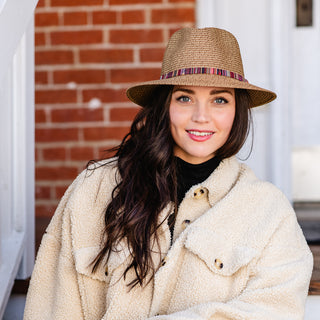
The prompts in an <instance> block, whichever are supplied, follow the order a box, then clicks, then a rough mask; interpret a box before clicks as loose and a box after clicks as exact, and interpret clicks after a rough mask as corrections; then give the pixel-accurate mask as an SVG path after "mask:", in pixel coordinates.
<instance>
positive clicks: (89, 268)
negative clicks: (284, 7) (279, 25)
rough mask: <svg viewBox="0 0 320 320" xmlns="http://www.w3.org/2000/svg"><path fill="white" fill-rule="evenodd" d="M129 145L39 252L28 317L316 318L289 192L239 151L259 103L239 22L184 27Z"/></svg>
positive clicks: (267, 94)
mask: <svg viewBox="0 0 320 320" xmlns="http://www.w3.org/2000/svg"><path fill="white" fill-rule="evenodd" d="M127 95H128V97H129V99H131V100H132V101H133V102H135V103H137V104H139V105H141V106H142V107H143V108H142V109H141V111H140V112H139V113H138V115H137V117H136V119H135V121H134V122H133V124H132V127H131V131H130V133H129V135H128V136H127V137H125V139H124V140H123V142H122V143H121V145H120V146H119V147H118V148H117V149H116V150H117V154H116V158H113V159H110V160H105V161H101V162H95V163H93V164H91V165H90V166H89V167H88V169H87V170H86V171H84V172H83V173H82V174H81V175H80V176H79V177H78V178H77V179H76V180H75V182H74V183H73V184H72V185H71V186H70V187H69V189H68V190H67V192H66V194H65V195H64V197H63V199H62V201H61V203H60V205H59V207H58V209H57V211H56V213H55V215H54V217H53V219H52V222H51V223H50V225H49V227H48V229H47V232H46V234H45V235H44V237H43V240H42V244H41V247H40V250H39V254H38V257H37V262H36V265H35V269H34V272H33V276H32V280H31V284H30V289H29V293H28V297H27V304H26V310H25V320H29V319H32V320H34V319H55V320H57V319H77V320H80V319H86V320H89V319H90V320H93V319H95V320H97V319H104V320H114V319H119V320H120V319H121V320H124V319H128V320H130V319H134V320H137V319H167V320H185V319H197V320H198V319H199V320H200V319H268V320H270V319H273V320H274V319H281V320H283V319H303V313H304V304H305V299H306V296H307V292H308V285H309V281H310V275H311V271H312V255H311V253H310V250H309V248H308V246H307V244H306V242H305V239H304V237H303V234H302V232H301V229H300V227H299V225H298V223H297V220H296V216H295V213H294V212H293V210H292V208H291V206H290V204H289V203H288V201H287V200H286V199H285V197H284V196H283V194H282V193H281V192H280V191H279V190H278V189H276V187H274V186H273V185H271V184H269V183H266V182H263V181H260V180H258V179H257V178H256V177H255V175H254V174H253V173H252V171H251V170H250V169H249V168H248V167H247V166H246V165H244V164H240V163H239V162H238V161H237V160H236V158H235V156H234V155H235V154H236V153H237V152H238V151H239V149H240V148H241V146H242V145H243V143H244V141H245V139H246V137H247V132H248V127H249V119H250V117H249V115H250V108H251V107H256V106H259V105H262V104H265V103H268V102H270V101H272V100H273V99H275V97H276V95H275V94H274V93H273V92H271V91H268V90H265V89H262V88H259V87H256V86H254V85H251V84H249V83H248V81H247V80H246V79H245V78H244V73H243V67H242V61H241V56H240V50H239V47H238V44H237V41H236V39H235V38H234V37H233V35H231V34H230V33H228V32H227V31H224V30H220V29H215V28H206V29H193V28H185V29H182V30H179V31H177V32H176V33H175V34H174V35H173V36H172V37H171V39H170V41H169V43H168V46H167V49H166V52H165V56H164V60H163V68H162V75H161V79H160V80H156V81H150V82H147V83H143V84H140V85H137V86H134V87H131V88H129V89H128V91H127Z"/></svg>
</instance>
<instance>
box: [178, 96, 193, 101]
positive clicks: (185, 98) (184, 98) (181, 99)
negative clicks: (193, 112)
mask: <svg viewBox="0 0 320 320" xmlns="http://www.w3.org/2000/svg"><path fill="white" fill-rule="evenodd" d="M177 101H180V102H190V101H191V100H190V98H189V97H187V96H181V97H179V98H177Z"/></svg>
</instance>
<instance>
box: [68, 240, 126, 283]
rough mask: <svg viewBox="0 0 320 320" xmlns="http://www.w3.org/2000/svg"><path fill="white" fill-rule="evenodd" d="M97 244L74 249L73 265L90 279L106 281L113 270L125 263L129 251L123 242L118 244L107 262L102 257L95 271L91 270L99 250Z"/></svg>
mask: <svg viewBox="0 0 320 320" xmlns="http://www.w3.org/2000/svg"><path fill="white" fill-rule="evenodd" d="M100 249H101V248H100V247H99V246H92V247H84V248H79V249H77V250H75V251H74V259H75V267H76V270H77V272H78V273H81V274H83V275H85V276H87V277H90V278H92V279H96V280H100V281H105V282H108V281H109V280H110V276H111V275H112V273H113V271H114V270H115V269H117V268H118V267H119V266H120V265H122V264H123V263H125V261H126V260H127V259H128V257H129V255H130V253H129V250H128V249H126V247H125V245H124V244H123V243H120V244H118V246H117V248H115V249H114V250H113V251H112V252H111V254H110V257H109V260H108V263H106V259H105V258H104V259H103V260H102V262H101V263H100V264H99V266H98V268H97V269H96V270H95V272H92V268H93V263H92V262H93V261H94V259H95V258H96V256H97V255H98V253H99V252H100Z"/></svg>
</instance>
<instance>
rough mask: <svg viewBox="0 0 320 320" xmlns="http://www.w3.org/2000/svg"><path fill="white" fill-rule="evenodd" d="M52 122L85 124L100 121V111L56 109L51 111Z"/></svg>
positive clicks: (101, 114) (101, 116) (101, 112)
mask: <svg viewBox="0 0 320 320" xmlns="http://www.w3.org/2000/svg"><path fill="white" fill-rule="evenodd" d="M51 120H52V122H87V121H102V120H103V110H102V109H88V108H79V109H58V110H52V111H51Z"/></svg>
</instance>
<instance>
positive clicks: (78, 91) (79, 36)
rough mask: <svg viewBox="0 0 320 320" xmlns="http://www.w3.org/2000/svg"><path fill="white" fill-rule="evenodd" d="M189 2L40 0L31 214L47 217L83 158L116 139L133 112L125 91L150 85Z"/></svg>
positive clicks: (186, 17) (191, 10) (189, 12)
mask: <svg viewBox="0 0 320 320" xmlns="http://www.w3.org/2000/svg"><path fill="white" fill-rule="evenodd" d="M194 23H195V0H40V1H39V3H38V6H37V9H36V14H35V25H36V28H35V43H36V52H35V62H36V74H35V76H36V93H35V99H36V215H37V217H38V218H41V217H43V218H50V217H51V216H52V214H53V212H54V210H55V208H56V206H57V203H58V201H59V199H60V198H61V196H62V195H63V193H64V191H65V189H66V187H67V186H68V185H69V184H70V183H71V182H72V180H73V179H74V178H75V177H76V176H77V174H78V173H79V172H80V171H81V170H82V169H83V168H84V167H85V165H86V163H87V161H88V160H90V159H94V158H100V157H102V155H103V154H102V151H103V150H104V149H106V148H109V147H111V146H114V145H116V144H118V143H119V142H120V141H121V138H122V137H123V136H124V135H125V134H126V133H127V131H128V128H129V126H130V122H131V121H132V119H133V117H134V115H135V113H136V112H137V110H138V109H137V106H135V105H134V104H133V103H131V102H129V101H128V100H127V98H126V96H125V89H126V88H127V87H128V86H130V84H132V83H136V82H140V81H146V80H151V79H156V78H158V77H159V75H160V66H161V60H162V55H163V51H164V48H165V44H166V42H167V41H168V39H169V37H170V35H171V34H172V32H174V31H175V30H176V29H178V28H180V27H182V26H193V25H194Z"/></svg>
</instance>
